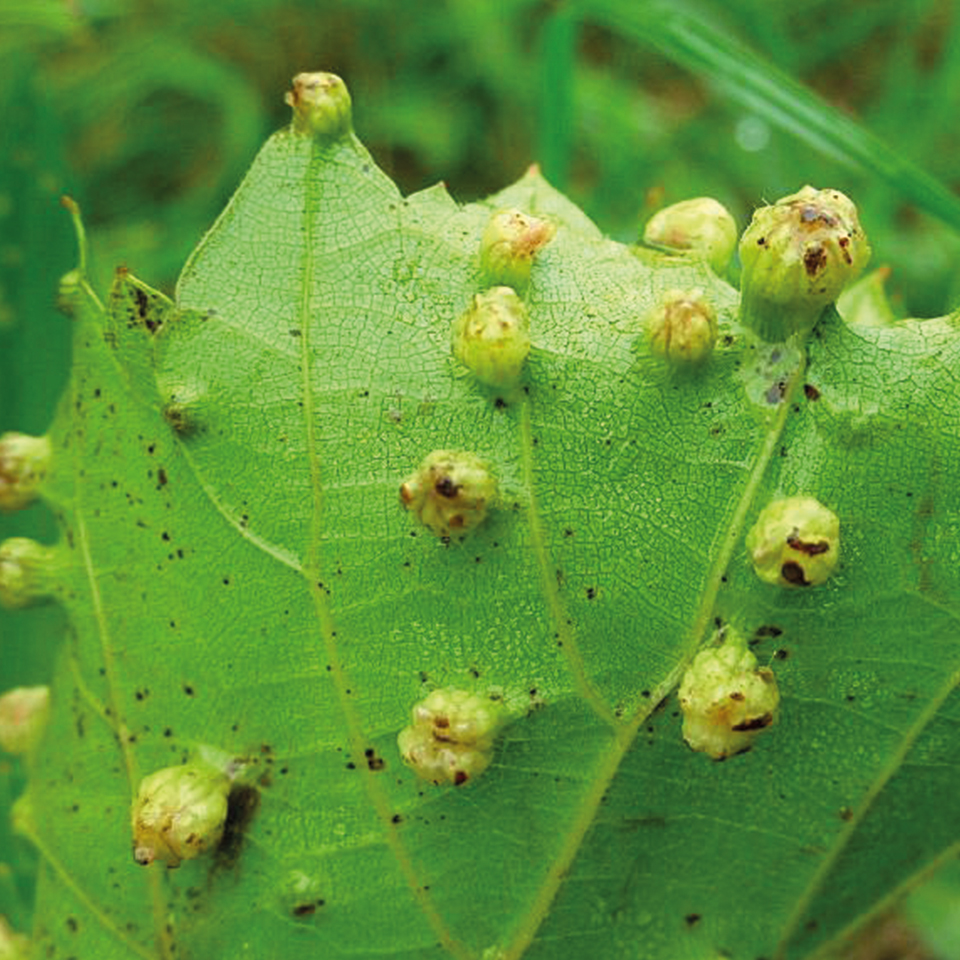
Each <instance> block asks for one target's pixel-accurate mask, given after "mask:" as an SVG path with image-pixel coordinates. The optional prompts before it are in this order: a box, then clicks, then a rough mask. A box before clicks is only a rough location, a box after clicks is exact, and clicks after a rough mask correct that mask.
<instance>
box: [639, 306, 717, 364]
mask: <svg viewBox="0 0 960 960" xmlns="http://www.w3.org/2000/svg"><path fill="white" fill-rule="evenodd" d="M646 328H647V339H648V342H649V344H650V352H651V353H652V354H653V355H654V356H657V357H662V358H663V359H664V360H666V361H667V362H668V363H671V364H675V365H678V366H694V365H696V364H699V363H703V361H704V360H706V359H707V357H709V356H710V354H711V353H712V352H713V348H714V346H715V345H716V342H717V315H716V312H715V311H714V309H713V307H712V306H711V305H710V302H709V301H708V300H707V299H706V298H705V297H704V294H703V291H702V290H686V291H685V290H668V291H667V292H666V293H664V294H663V296H662V297H661V298H660V302H659V303H658V304H657V306H656V307H655V308H654V309H653V310H652V311H651V312H650V313H649V314H648V315H647V318H646Z"/></svg>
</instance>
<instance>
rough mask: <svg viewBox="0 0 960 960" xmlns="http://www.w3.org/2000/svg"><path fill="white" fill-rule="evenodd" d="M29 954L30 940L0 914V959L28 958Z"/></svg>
mask: <svg viewBox="0 0 960 960" xmlns="http://www.w3.org/2000/svg"><path fill="white" fill-rule="evenodd" d="M29 956H30V941H29V940H28V939H27V938H26V937H25V936H24V935H23V934H22V933H17V932H16V931H15V930H14V929H13V928H12V927H11V926H10V924H9V923H7V918H6V917H3V916H0V960H28V958H29Z"/></svg>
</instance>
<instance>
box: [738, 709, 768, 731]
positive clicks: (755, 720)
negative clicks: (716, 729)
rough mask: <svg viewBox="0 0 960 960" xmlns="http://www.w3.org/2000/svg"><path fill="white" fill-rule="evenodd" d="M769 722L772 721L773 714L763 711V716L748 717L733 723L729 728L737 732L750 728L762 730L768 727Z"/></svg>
mask: <svg viewBox="0 0 960 960" xmlns="http://www.w3.org/2000/svg"><path fill="white" fill-rule="evenodd" d="M771 723H773V714H772V713H765V714H763V716H760V717H750V718H749V719H747V720H744V721H743V723H737V724H734V725H733V726H732V727H731V728H730V729H731V730H736V731H737V732H738V733H745V732H747V731H750V730H763V729H765V728H766V727H769V726H770V724H771Z"/></svg>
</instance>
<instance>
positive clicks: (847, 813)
mask: <svg viewBox="0 0 960 960" xmlns="http://www.w3.org/2000/svg"><path fill="white" fill-rule="evenodd" d="M840 819H841V820H844V821H849V820H852V819H853V810H852V808H850V807H841V808H840Z"/></svg>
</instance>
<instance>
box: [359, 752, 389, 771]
mask: <svg viewBox="0 0 960 960" xmlns="http://www.w3.org/2000/svg"><path fill="white" fill-rule="evenodd" d="M363 755H364V756H365V757H366V758H367V767H368V768H369V769H370V770H374V771H377V770H383V769H385V768H386V766H387V762H386V761H385V760H384V759H383V757H378V756H377V754H376V751H375V750H374V749H373V748H372V747H368V748H367V749H366V750H364V751H363Z"/></svg>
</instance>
